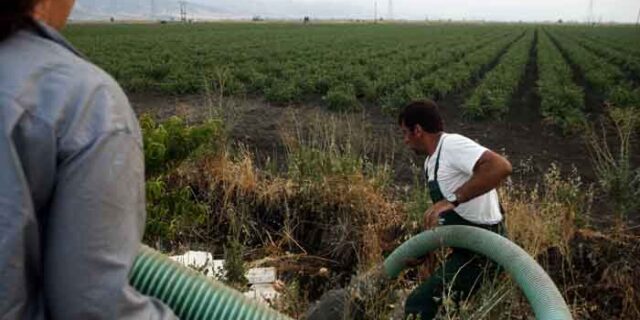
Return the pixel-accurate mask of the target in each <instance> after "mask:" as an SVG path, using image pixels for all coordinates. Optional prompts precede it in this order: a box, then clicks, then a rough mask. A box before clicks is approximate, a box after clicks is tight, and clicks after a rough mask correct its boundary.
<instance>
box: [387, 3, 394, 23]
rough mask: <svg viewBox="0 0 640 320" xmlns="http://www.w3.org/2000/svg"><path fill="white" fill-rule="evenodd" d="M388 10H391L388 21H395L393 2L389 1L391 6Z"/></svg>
mask: <svg viewBox="0 0 640 320" xmlns="http://www.w3.org/2000/svg"><path fill="white" fill-rule="evenodd" d="M387 9H388V10H389V13H388V18H387V19H389V20H393V0H389V5H388V8H387Z"/></svg>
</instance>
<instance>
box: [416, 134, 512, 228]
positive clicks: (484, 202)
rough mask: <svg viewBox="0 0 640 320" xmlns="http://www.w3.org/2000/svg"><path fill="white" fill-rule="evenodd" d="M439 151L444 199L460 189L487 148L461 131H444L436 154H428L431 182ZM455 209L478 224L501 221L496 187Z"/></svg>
mask: <svg viewBox="0 0 640 320" xmlns="http://www.w3.org/2000/svg"><path fill="white" fill-rule="evenodd" d="M440 148H442V152H441V153H440V167H439V169H438V184H439V185H440V190H441V192H442V194H443V195H444V197H445V198H448V197H449V196H451V195H452V194H453V192H454V191H456V190H458V188H460V186H462V185H463V184H464V183H465V182H467V181H468V180H469V179H470V178H471V176H472V175H473V167H474V166H475V165H476V162H478V159H480V157H481V156H482V154H483V153H484V152H485V151H487V148H485V147H483V146H481V145H479V144H478V143H476V142H475V141H473V140H471V139H469V138H467V137H464V136H461V135H459V134H449V133H443V134H442V137H441V138H440V142H439V143H438V146H437V147H436V151H435V153H434V154H433V155H432V156H431V157H427V159H426V160H425V162H424V169H425V170H428V171H427V172H428V176H429V181H433V179H434V177H435V174H434V170H435V167H436V159H437V158H438V152H440ZM455 212H456V213H458V214H459V215H460V216H461V217H463V218H464V219H466V220H468V221H470V222H473V223H478V224H496V223H498V222H500V221H502V214H501V213H500V203H499V201H498V192H496V190H495V189H493V190H491V191H489V192H487V193H485V194H483V195H481V196H478V197H476V198H474V199H471V200H469V201H467V202H465V203H461V204H460V205H459V206H458V207H457V208H455Z"/></svg>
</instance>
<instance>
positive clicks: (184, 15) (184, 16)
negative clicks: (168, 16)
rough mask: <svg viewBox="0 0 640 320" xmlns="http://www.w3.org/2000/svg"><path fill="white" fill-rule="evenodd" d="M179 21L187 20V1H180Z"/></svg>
mask: <svg viewBox="0 0 640 320" xmlns="http://www.w3.org/2000/svg"><path fill="white" fill-rule="evenodd" d="M180 21H182V22H187V2H186V1H180Z"/></svg>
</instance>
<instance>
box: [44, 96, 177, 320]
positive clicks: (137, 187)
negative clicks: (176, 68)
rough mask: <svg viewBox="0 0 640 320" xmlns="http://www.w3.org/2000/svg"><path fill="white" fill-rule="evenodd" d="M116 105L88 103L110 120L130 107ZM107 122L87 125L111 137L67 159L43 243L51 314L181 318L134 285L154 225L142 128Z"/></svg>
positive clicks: (99, 99) (104, 99)
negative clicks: (149, 218)
mask: <svg viewBox="0 0 640 320" xmlns="http://www.w3.org/2000/svg"><path fill="white" fill-rule="evenodd" d="M107 91H108V88H107ZM114 101H120V100H119V99H115V100H114V99H113V95H111V94H110V93H109V92H100V93H98V94H93V95H91V99H90V101H88V102H86V103H87V105H88V106H87V108H91V109H92V110H103V112H106V113H109V112H110V111H109V110H113V109H114V108H130V107H129V105H128V103H125V104H126V105H124V106H113V105H108V104H113V103H114ZM92 112H94V111H92ZM92 112H88V113H87V112H85V114H92ZM130 113H131V115H133V113H132V112H130ZM99 115H100V112H97V113H96V116H93V115H91V116H83V118H81V120H80V121H81V122H85V121H86V122H88V123H92V124H97V123H102V124H103V125H104V127H103V129H104V128H106V129H108V130H105V131H102V130H97V131H92V132H98V131H102V132H101V133H99V134H91V135H90V136H92V138H91V139H90V140H89V141H88V142H87V143H84V144H83V145H82V146H81V147H80V148H78V149H76V150H74V151H73V152H72V153H69V154H67V155H66V156H65V157H63V158H60V159H59V163H58V168H57V172H56V185H55V192H54V195H53V198H52V202H51V209H50V212H49V216H48V217H47V223H46V228H45V231H44V241H43V244H44V248H43V255H44V256H43V258H44V279H43V281H44V294H45V301H46V304H47V309H48V310H49V312H50V315H51V318H52V319H175V315H174V314H173V312H172V311H171V310H170V309H169V308H168V307H166V306H165V305H163V304H162V303H161V302H160V301H158V300H156V299H153V298H149V297H146V296H143V295H141V294H140V293H138V292H137V291H135V290H134V289H133V288H132V287H131V286H130V285H129V284H128V283H129V282H128V274H129V270H130V268H131V266H132V264H133V261H134V258H135V257H136V255H137V253H138V250H139V246H140V241H141V238H142V234H143V231H144V224H145V218H146V217H145V190H144V158H143V152H142V149H141V145H140V143H139V139H138V136H137V135H138V134H139V128H137V127H135V128H130V127H129V128H127V127H122V126H120V127H119V126H113V127H112V128H110V126H109V125H108V121H102V122H100V121H96V119H95V118H96V117H99ZM104 118H105V119H109V115H107V116H105V117H104ZM88 127H90V126H84V125H79V126H76V127H75V128H76V129H74V130H72V131H71V132H68V133H67V135H71V136H81V137H87V135H88V134H87V132H76V131H82V130H83V128H88ZM109 128H110V129H109ZM94 129H95V128H94Z"/></svg>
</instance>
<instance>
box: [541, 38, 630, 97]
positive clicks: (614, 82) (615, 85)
mask: <svg viewBox="0 0 640 320" xmlns="http://www.w3.org/2000/svg"><path fill="white" fill-rule="evenodd" d="M550 36H551V38H552V39H553V40H554V43H555V44H556V45H557V46H559V48H560V49H561V50H562V51H564V52H565V53H566V55H567V57H568V59H569V61H570V62H571V63H573V64H574V65H575V66H576V67H577V68H578V69H579V70H580V72H581V73H582V74H583V75H584V78H585V79H586V81H587V82H588V84H589V85H590V86H591V87H592V88H593V90H595V91H596V92H597V93H598V94H600V95H601V96H602V98H603V100H604V101H606V102H608V103H610V104H613V105H614V106H618V107H632V106H637V105H640V88H638V87H634V85H633V83H632V81H630V80H629V79H628V77H627V76H626V75H625V74H624V72H623V71H622V70H621V69H620V68H619V67H618V66H616V65H615V64H613V63H611V62H609V61H607V60H606V59H604V58H602V57H599V56H598V55H596V54H594V53H592V52H590V51H588V50H587V49H585V48H584V47H582V46H580V44H579V43H577V42H576V41H575V40H573V39H572V38H570V37H567V36H566V35H565V34H563V33H562V32H560V31H559V30H558V29H553V30H552V31H551V34H550Z"/></svg>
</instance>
